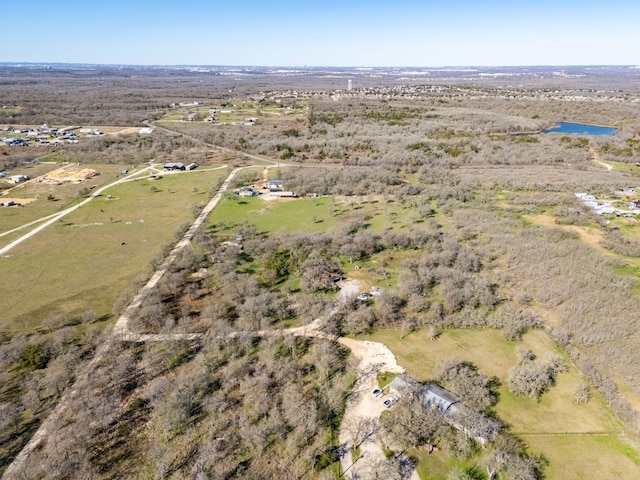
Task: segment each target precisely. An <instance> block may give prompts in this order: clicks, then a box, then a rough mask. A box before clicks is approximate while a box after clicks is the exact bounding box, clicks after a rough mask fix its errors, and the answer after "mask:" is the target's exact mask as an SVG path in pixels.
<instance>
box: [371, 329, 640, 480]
mask: <svg viewBox="0 0 640 480" xmlns="http://www.w3.org/2000/svg"><path fill="white" fill-rule="evenodd" d="M364 338H366V339H368V340H374V341H379V342H382V343H384V344H385V345H387V346H388V347H389V348H390V349H391V351H392V352H393V353H394V354H395V355H396V358H397V360H398V363H399V364H400V365H402V366H403V367H404V368H405V369H406V370H407V373H408V374H410V375H411V376H413V377H415V378H417V379H419V380H420V381H423V382H426V381H429V380H430V379H431V377H432V375H433V369H434V367H435V365H436V363H437V361H438V360H439V359H441V358H445V357H457V358H459V359H460V360H466V361H470V362H472V363H474V364H475V365H476V366H477V367H478V368H479V370H480V371H482V372H483V373H485V374H486V375H489V376H493V375H495V376H497V377H498V378H499V379H500V381H501V382H502V386H501V387H500V391H499V394H500V400H499V402H498V404H497V405H496V407H495V411H496V413H497V414H498V416H499V417H500V418H501V419H502V420H503V421H504V422H506V423H507V425H509V426H510V428H511V431H512V432H513V433H514V434H515V435H517V436H519V437H520V438H522V439H523V440H524V441H525V442H526V443H527V444H528V445H529V447H530V448H531V450H532V452H534V453H540V454H542V455H544V457H545V458H546V459H547V460H549V462H550V465H549V467H548V469H547V470H546V472H547V477H546V478H549V479H555V478H562V479H567V478H575V479H579V478H635V477H636V476H637V475H638V471H640V457H638V454H637V452H636V451H635V450H634V449H633V448H632V447H630V445H629V444H628V443H627V442H628V441H629V440H630V439H629V438H628V437H625V436H624V433H623V425H622V424H621V422H620V421H619V419H618V418H617V417H616V416H615V415H613V413H612V412H611V410H610V409H609V408H608V407H607V406H606V404H605V402H604V401H603V400H602V399H601V398H600V397H599V396H598V395H597V394H594V395H593V397H592V399H591V400H590V401H589V402H588V403H586V404H580V405H577V404H576V403H575V401H574V396H573V391H574V389H575V387H576V385H578V384H579V383H580V382H581V379H580V376H579V373H578V372H577V370H576V369H575V368H573V366H570V368H569V370H568V371H567V372H565V373H561V374H559V375H558V377H557V379H556V384H555V385H554V386H552V387H551V388H550V389H549V391H548V392H546V393H544V394H543V395H542V398H541V400H540V402H536V401H535V400H533V399H530V398H528V397H516V396H514V395H513V394H511V393H510V392H509V390H508V388H507V376H508V371H509V368H511V367H512V366H513V365H515V364H516V363H517V356H516V352H515V348H516V345H518V344H522V345H523V346H525V347H526V348H528V349H530V350H532V351H533V352H534V353H535V354H536V355H537V356H538V358H541V359H544V358H546V357H547V356H548V355H550V354H560V351H559V350H558V349H557V347H556V346H555V344H554V343H553V341H552V340H551V339H550V338H549V337H548V336H547V335H546V334H545V333H544V332H543V331H538V330H536V331H531V332H529V333H527V334H526V335H525V336H524V337H523V340H522V342H510V341H507V340H506V339H505V338H504V337H503V336H502V333H501V331H500V330H449V331H445V332H444V333H443V334H442V335H441V336H440V338H439V339H438V340H436V341H430V340H429V339H428V338H427V335H426V334H425V333H424V332H416V333H413V334H411V335H409V336H407V337H405V338H404V339H402V340H400V333H399V332H398V331H394V330H382V331H378V332H376V333H374V334H373V335H369V336H366V337H364ZM627 433H628V432H627ZM419 456H420V458H421V459H422V463H423V465H421V466H420V467H419V471H420V472H421V473H422V475H423V476H422V478H445V476H446V472H447V471H448V470H449V469H450V468H451V466H452V465H454V464H456V463H455V462H458V461H457V460H455V459H447V458H446V457H447V456H446V455H445V456H444V457H443V458H440V456H441V455H440V456H435V457H433V455H432V456H428V455H426V454H425V455H422V454H420V455H419ZM432 457H433V458H432ZM451 462H454V463H451ZM613 471H616V472H619V474H616V475H613V476H612V475H611V472H613ZM585 472H589V474H588V475H585Z"/></svg>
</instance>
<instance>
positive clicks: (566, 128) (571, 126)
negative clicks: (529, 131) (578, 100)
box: [542, 122, 618, 135]
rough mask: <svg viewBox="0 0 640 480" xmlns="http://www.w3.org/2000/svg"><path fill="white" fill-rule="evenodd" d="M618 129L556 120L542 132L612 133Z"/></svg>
mask: <svg viewBox="0 0 640 480" xmlns="http://www.w3.org/2000/svg"><path fill="white" fill-rule="evenodd" d="M617 131H618V129H617V128H615V127H597V126H595V125H584V124H582V123H569V122H558V123H556V124H554V126H553V127H551V128H549V129H547V130H543V131H542V133H577V134H580V135H613V134H614V133H616V132H617Z"/></svg>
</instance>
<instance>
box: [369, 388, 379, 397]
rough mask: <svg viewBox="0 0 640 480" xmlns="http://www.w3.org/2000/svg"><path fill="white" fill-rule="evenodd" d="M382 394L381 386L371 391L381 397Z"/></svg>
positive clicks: (375, 395)
mask: <svg viewBox="0 0 640 480" xmlns="http://www.w3.org/2000/svg"><path fill="white" fill-rule="evenodd" d="M381 394H382V389H381V388H374V389H373V391H372V392H371V395H373V396H374V397H379V396H380V395H381Z"/></svg>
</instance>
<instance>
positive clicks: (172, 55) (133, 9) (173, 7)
mask: <svg viewBox="0 0 640 480" xmlns="http://www.w3.org/2000/svg"><path fill="white" fill-rule="evenodd" d="M3 4H4V5H3ZM0 18H1V19H2V22H1V24H0V44H1V45H2V48H0V61H1V62H70V63H106V64H140V65H185V64H188V65H265V66H273V65H280V66H303V65H308V66H452V65H456V66H469V65H488V66H498V65H619V64H632V65H637V64H640V26H639V25H640V24H639V23H638V21H639V20H638V19H640V2H639V1H638V0H610V1H609V2H602V1H599V2H595V1H592V0H583V1H576V0H558V1H548V0H537V1H535V2H533V1H530V2H526V3H522V2H519V1H518V0H512V1H505V0H474V1H471V0H442V1H434V0H421V1H418V0H395V1H387V0H369V1H362V0H351V1H348V0H343V1H335V0H324V1H316V0H298V1H290V0H277V1H269V0H263V1H259V0H258V1H256V0H244V1H243V0H240V1H238V0H227V1H219V0H208V1H206V0H183V1H180V0H171V1H168V0H155V1H150V0H108V1H100V0H94V1H87V0H82V1H79V0H65V1H58V2H55V1H54V2H51V1H49V0H47V1H43V0H29V1H28V2H25V3H24V4H22V3H20V5H18V4H17V3H16V2H9V1H8V0H4V1H3V2H0Z"/></svg>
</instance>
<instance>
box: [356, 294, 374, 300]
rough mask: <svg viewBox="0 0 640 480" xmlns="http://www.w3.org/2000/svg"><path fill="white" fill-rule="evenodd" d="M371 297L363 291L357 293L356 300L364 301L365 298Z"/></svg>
mask: <svg viewBox="0 0 640 480" xmlns="http://www.w3.org/2000/svg"><path fill="white" fill-rule="evenodd" d="M371 297H372V295H371V294H370V293H369V292H364V293H361V294H360V295H358V300H361V301H363V302H364V301H365V300H369V299H370V298H371Z"/></svg>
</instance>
